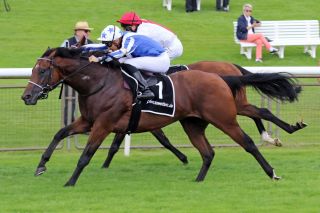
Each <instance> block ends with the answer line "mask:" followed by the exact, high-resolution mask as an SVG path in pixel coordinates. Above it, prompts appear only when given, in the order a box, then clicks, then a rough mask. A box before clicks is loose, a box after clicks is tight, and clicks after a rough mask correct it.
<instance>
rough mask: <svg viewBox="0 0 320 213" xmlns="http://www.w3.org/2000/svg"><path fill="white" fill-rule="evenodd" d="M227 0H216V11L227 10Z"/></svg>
mask: <svg viewBox="0 0 320 213" xmlns="http://www.w3.org/2000/svg"><path fill="white" fill-rule="evenodd" d="M229 2H230V1H229V0H216V9H217V11H224V12H228V11H229Z"/></svg>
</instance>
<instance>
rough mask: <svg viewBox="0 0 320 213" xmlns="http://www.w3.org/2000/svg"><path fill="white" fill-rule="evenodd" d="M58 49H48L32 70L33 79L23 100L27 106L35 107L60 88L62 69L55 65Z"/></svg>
mask: <svg viewBox="0 0 320 213" xmlns="http://www.w3.org/2000/svg"><path fill="white" fill-rule="evenodd" d="M55 52H56V49H48V50H47V51H46V52H45V53H44V54H43V55H42V57H41V58H38V60H37V62H36V64H35V65H34V67H33V69H32V74H31V78H30V80H29V84H28V85H27V87H26V89H25V91H24V93H23V95H22V97H21V98H22V99H23V100H24V102H25V104H26V105H35V104H36V103H37V101H38V99H45V98H47V97H48V93H49V92H50V91H51V90H53V89H54V88H55V87H56V86H58V84H57V82H59V80H60V79H61V75H60V72H58V70H59V69H60V67H59V66H58V65H57V64H55V61H54V55H55Z"/></svg>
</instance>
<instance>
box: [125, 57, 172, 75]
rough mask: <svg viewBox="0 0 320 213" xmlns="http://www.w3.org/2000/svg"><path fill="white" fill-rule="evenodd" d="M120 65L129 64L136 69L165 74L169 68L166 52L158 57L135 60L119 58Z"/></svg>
mask: <svg viewBox="0 0 320 213" xmlns="http://www.w3.org/2000/svg"><path fill="white" fill-rule="evenodd" d="M119 62H120V63H125V64H130V65H132V66H135V67H136V68H138V69H142V70H147V71H150V72H156V73H165V72H167V71H168V69H169V66H170V59H169V56H168V54H167V52H163V53H162V54H161V55H159V56H155V57H152V56H144V57H137V58H120V59H119Z"/></svg>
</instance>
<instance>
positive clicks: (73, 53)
mask: <svg viewBox="0 0 320 213" xmlns="http://www.w3.org/2000/svg"><path fill="white" fill-rule="evenodd" d="M81 52H82V50H81V49H80V48H72V49H70V48H66V47H58V48H56V52H55V56H59V57H63V58H76V57H80V53H81Z"/></svg>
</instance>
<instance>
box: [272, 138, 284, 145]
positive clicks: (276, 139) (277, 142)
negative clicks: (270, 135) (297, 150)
mask: <svg viewBox="0 0 320 213" xmlns="http://www.w3.org/2000/svg"><path fill="white" fill-rule="evenodd" d="M273 142H274V145H275V146H278V147H281V146H282V143H281V141H280V139H279V138H275V139H274V140H273Z"/></svg>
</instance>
